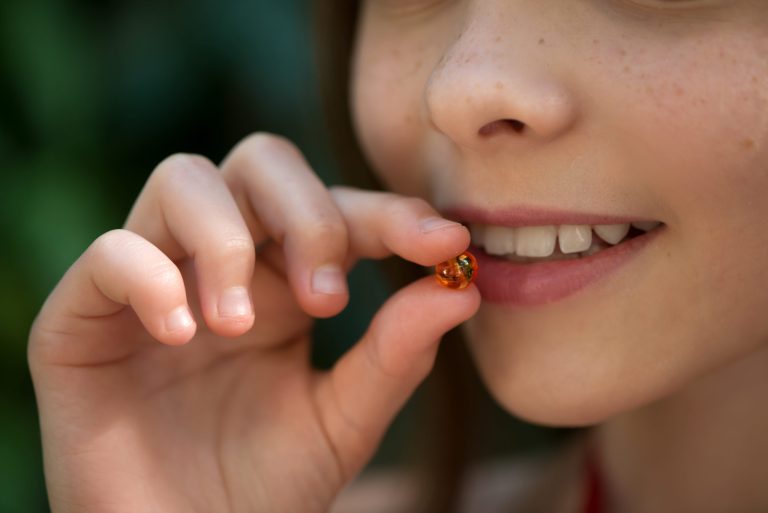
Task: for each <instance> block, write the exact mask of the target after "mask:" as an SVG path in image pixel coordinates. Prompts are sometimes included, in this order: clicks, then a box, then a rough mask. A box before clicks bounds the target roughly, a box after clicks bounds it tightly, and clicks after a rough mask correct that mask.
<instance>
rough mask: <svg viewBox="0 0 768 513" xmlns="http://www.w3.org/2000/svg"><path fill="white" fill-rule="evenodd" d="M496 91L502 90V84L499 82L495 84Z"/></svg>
mask: <svg viewBox="0 0 768 513" xmlns="http://www.w3.org/2000/svg"><path fill="white" fill-rule="evenodd" d="M496 89H504V84H502V83H501V82H496Z"/></svg>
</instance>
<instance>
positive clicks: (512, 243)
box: [468, 221, 663, 263]
mask: <svg viewBox="0 0 768 513" xmlns="http://www.w3.org/2000/svg"><path fill="white" fill-rule="evenodd" d="M468 226H469V230H470V233H471V234H472V245H473V246H476V247H479V248H481V249H483V250H484V251H485V252H486V253H488V254H489V255H493V256H496V257H498V258H503V259H505V260H509V261H512V262H519V263H536V262H548V261H553V260H573V259H578V258H585V257H589V256H591V255H594V254H596V253H599V252H601V251H603V250H605V249H608V248H611V247H614V246H617V245H620V244H622V243H624V242H626V241H628V240H631V239H634V238H636V237H639V236H640V235H643V234H645V233H648V232H650V231H652V230H656V229H658V228H659V227H661V226H663V223H661V222H660V221H637V222H632V223H623V224H604V225H544V226H519V227H514V228H512V227H508V226H499V225H491V224H479V223H470V224H469V225H468Z"/></svg>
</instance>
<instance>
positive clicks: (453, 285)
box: [435, 251, 477, 289]
mask: <svg viewBox="0 0 768 513" xmlns="http://www.w3.org/2000/svg"><path fill="white" fill-rule="evenodd" d="M435 278H436V279H437V282H438V283H439V284H440V285H442V286H443V287H447V288H449V289H463V288H466V287H468V286H469V284H470V283H472V282H473V281H475V278H477V260H476V259H475V257H474V256H473V255H472V253H469V252H468V251H467V252H464V253H462V254H461V255H459V256H457V257H456V258H452V259H451V260H446V261H445V262H443V263H440V264H437V266H435Z"/></svg>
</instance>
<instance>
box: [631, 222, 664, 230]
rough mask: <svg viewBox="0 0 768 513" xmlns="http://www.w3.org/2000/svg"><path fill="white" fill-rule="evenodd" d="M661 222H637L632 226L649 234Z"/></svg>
mask: <svg viewBox="0 0 768 513" xmlns="http://www.w3.org/2000/svg"><path fill="white" fill-rule="evenodd" d="M660 224H661V221H635V222H634V223H632V226H634V227H635V228H637V229H639V230H643V231H644V232H649V231H651V230H653V229H654V228H656V227H657V226H659V225H660Z"/></svg>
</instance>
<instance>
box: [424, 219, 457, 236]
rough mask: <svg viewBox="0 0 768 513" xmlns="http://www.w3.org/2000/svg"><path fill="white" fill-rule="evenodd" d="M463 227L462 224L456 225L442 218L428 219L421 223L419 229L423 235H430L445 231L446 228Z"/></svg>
mask: <svg viewBox="0 0 768 513" xmlns="http://www.w3.org/2000/svg"><path fill="white" fill-rule="evenodd" d="M458 226H461V223H455V222H453V221H449V220H448V219H443V218H442V217H427V218H426V219H422V220H421V221H419V229H420V230H421V233H429V232H434V231H437V230H443V229H445V228H456V227H458Z"/></svg>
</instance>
